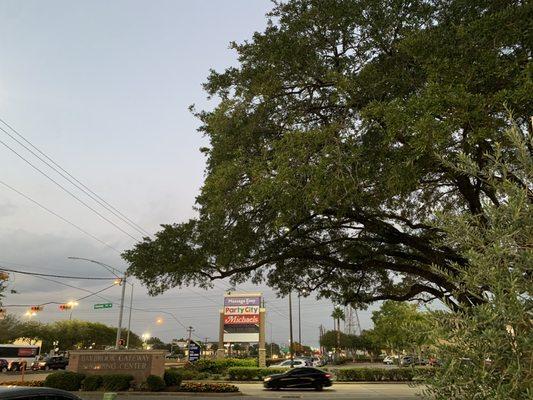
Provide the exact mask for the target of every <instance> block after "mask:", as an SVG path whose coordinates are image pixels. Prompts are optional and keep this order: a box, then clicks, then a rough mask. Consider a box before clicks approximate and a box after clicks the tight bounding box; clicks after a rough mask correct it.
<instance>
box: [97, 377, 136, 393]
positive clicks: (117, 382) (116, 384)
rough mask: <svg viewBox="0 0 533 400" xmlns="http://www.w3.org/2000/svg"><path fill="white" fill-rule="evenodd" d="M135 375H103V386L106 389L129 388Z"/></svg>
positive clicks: (118, 389)
mask: <svg viewBox="0 0 533 400" xmlns="http://www.w3.org/2000/svg"><path fill="white" fill-rule="evenodd" d="M133 379H134V378H133V376H131V375H127V374H111V375H102V386H103V388H104V389H105V390H116V391H121V390H128V389H129V388H130V386H131V381H133Z"/></svg>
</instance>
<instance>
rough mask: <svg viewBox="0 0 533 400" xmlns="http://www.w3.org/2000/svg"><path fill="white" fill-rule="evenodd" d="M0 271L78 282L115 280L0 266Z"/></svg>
mask: <svg viewBox="0 0 533 400" xmlns="http://www.w3.org/2000/svg"><path fill="white" fill-rule="evenodd" d="M0 271H6V272H13V273H17V274H22V275H31V276H47V277H51V278H64V279H78V280H89V281H102V280H106V281H108V280H110V279H115V278H112V277H109V278H104V277H92V276H70V275H56V274H42V273H40V272H30V271H21V270H17V269H11V268H5V267H3V266H1V265H0Z"/></svg>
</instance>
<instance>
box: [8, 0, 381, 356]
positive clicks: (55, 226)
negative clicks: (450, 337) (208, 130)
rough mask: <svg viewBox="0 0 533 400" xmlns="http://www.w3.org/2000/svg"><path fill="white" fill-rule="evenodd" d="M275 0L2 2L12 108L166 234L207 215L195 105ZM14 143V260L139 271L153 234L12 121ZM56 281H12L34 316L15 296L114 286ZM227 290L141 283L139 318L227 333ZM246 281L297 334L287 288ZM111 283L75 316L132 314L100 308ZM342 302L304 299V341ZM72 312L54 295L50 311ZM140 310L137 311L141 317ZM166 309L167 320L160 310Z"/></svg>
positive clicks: (82, 271)
mask: <svg viewBox="0 0 533 400" xmlns="http://www.w3.org/2000/svg"><path fill="white" fill-rule="evenodd" d="M270 9H271V3H270V2H269V1H265V0H225V1H221V0H210V1H208V0H203V1H199V0H195V1H178V0H173V1H165V0H158V1H149V0H145V1H139V0H114V1H112V2H110V1H105V0H92V1H83V2H82V1H78V2H73V1H70V0H65V1H59V0H48V1H46V2H44V1H39V0H25V1H20V0H0V118H1V119H2V120H3V121H5V122H7V123H8V124H10V125H11V126H12V127H13V128H14V129H15V130H16V131H17V132H18V133H20V134H21V135H23V136H24V138H25V139H27V140H29V141H30V142H31V143H32V144H33V145H35V146H36V147H37V148H39V149H40V150H41V151H43V152H44V153H45V154H46V155H47V156H49V157H51V158H52V159H53V160H54V161H55V162H56V163H57V164H59V165H60V166H61V167H62V168H64V169H66V170H67V171H68V172H69V173H71V174H72V175H73V176H74V177H76V178H77V179H78V180H80V181H81V182H83V184H85V185H86V186H87V187H89V188H90V189H91V190H93V191H94V192H95V193H96V194H98V195H99V196H101V197H102V198H103V199H105V200H106V201H107V202H108V203H109V204H111V205H113V206H114V207H115V208H116V209H118V210H119V211H120V212H121V213H123V214H124V215H126V216H127V217H128V218H129V219H130V220H132V221H133V222H134V223H135V224H136V225H137V226H139V227H141V228H142V230H144V231H146V232H148V233H150V234H153V233H155V232H156V231H157V230H158V227H159V225H160V224H162V223H165V224H166V223H178V222H183V221H186V220H188V219H189V218H191V217H194V215H195V212H194V210H193V206H194V201H195V197H196V196H197V195H198V193H199V189H200V187H201V185H202V181H203V178H204V168H205V159H204V157H203V155H202V154H201V153H200V151H199V148H200V147H202V146H205V145H206V144H207V141H206V139H205V138H204V137H202V135H201V134H200V133H198V132H197V131H196V130H197V128H198V126H199V121H198V120H197V119H196V118H195V117H194V116H193V115H192V114H191V113H190V111H189V109H188V108H189V106H190V105H193V104H194V105H195V106H196V108H197V109H209V108H211V107H213V106H214V105H215V103H214V102H213V101H215V100H212V101H208V100H207V98H206V94H205V92H204V91H203V89H202V83H203V82H205V81H206V77H207V75H208V73H209V70H210V69H215V70H218V71H220V70H223V69H224V68H227V67H229V66H236V65H237V60H236V54H235V53H234V52H233V51H232V50H230V49H229V48H228V45H229V43H230V42H231V41H237V42H242V41H244V40H246V39H249V38H251V36H252V34H253V32H255V31H261V30H263V29H264V27H265V26H266V21H267V19H266V17H265V13H266V12H267V11H268V10H270ZM0 127H1V128H3V129H5V130H6V131H7V132H8V133H9V134H11V135H12V136H13V137H15V138H17V139H18V140H19V141H21V142H22V143H24V142H23V141H22V140H21V138H20V137H18V136H16V134H15V133H14V132H13V131H10V130H9V129H8V128H7V127H6V126H5V125H3V124H2V123H0ZM0 141H1V142H0V266H2V267H4V268H11V269H17V270H22V271H30V272H41V273H46V274H58V275H69V276H92V277H109V276H110V274H109V273H108V272H107V271H106V270H105V269H103V268H101V267H100V266H98V265H96V264H91V263H88V262H84V261H80V260H69V259H68V258H67V257H82V258H89V259H93V260H98V261H100V262H104V263H107V264H109V265H112V266H114V267H116V268H118V269H119V270H125V269H126V268H127V265H126V264H125V262H124V261H123V260H122V259H121V258H120V252H121V251H122V250H125V249H129V248H131V247H132V246H133V245H134V244H135V242H136V240H138V238H140V237H141V234H140V233H139V232H138V231H136V230H135V229H134V228H133V227H131V226H128V225H126V224H125V223H123V222H122V221H120V220H118V219H116V218H115V217H114V216H113V215H111V214H109V213H108V212H107V211H106V210H105V209H103V208H101V207H100V206H99V205H98V204H96V203H94V202H93V200H91V199H90V198H88V197H86V196H85V195H84V194H83V193H81V192H80V191H78V190H77V189H76V188H74V187H73V186H72V185H70V183H68V182H66V181H65V180H63V178H61V177H60V176H59V175H58V174H57V173H55V172H54V171H52V170H51V169H49V168H48V167H47V166H46V165H44V164H43V163H42V162H41V161H39V160H38V159H37V158H36V157H35V156H34V155H32V154H31V153H29V152H28V151H27V150H26V149H24V148H23V147H22V146H21V145H20V144H19V143H17V142H16V141H14V140H13V139H12V138H11V137H9V136H8V134H7V133H6V132H4V131H2V130H0ZM6 146H9V147H10V148H11V150H10V149H9V148H8V147H6ZM15 152H16V153H18V154H19V155H20V156H18V155H17V154H15ZM22 158H24V159H26V160H27V161H24V160H23V159H22ZM28 162H29V163H31V164H32V165H33V166H32V165H30V164H29V163H28ZM36 168H38V169H40V170H41V171H42V172H43V173H44V174H46V175H48V176H49V178H51V179H52V180H54V181H56V182H57V184H56V183H54V182H53V181H52V180H51V179H49V178H47V177H46V176H45V175H44V174H43V173H40V172H39V171H38V170H37V169H36ZM6 185H9V186H10V187H11V188H12V189H10V188H8V187H7V186H6ZM58 185H61V186H63V187H64V188H65V189H67V190H68V191H69V192H71V194H69V193H67V192H66V191H64V190H63V189H62V188H61V187H59V186H58ZM13 189H15V190H17V191H19V192H20V193H22V194H23V195H25V196H27V197H23V196H22V195H21V194H20V193H16V192H15V191H14V190H13ZM28 198H30V199H32V200H33V201H35V202H37V203H39V204H40V205H42V206H44V207H46V208H47V209H48V210H50V211H52V212H54V213H55V214H57V215H59V216H60V217H61V218H63V219H60V218H59V217H58V216H57V215H52V214H51V213H50V212H48V211H45V210H44V209H43V208H41V207H40V206H38V205H36V204H35V203H34V202H32V201H31V200H29V199H28ZM80 200H81V202H80ZM82 202H83V203H85V204H82ZM87 206H88V207H91V208H93V209H94V210H96V211H97V212H98V213H99V214H100V215H97V214H95V213H94V212H93V211H92V210H90V209H89V208H88V207H87ZM65 220H67V221H68V222H65ZM73 225H76V227H74V226H73ZM117 226H118V227H119V228H120V229H119V228H117ZM81 230H83V231H84V232H82V231H81ZM95 238H96V239H95ZM102 242H103V243H105V244H103V243H102ZM52 279H54V278H52ZM54 280H55V281H56V282H52V281H49V280H44V279H41V278H36V277H35V276H25V275H22V274H18V273H17V274H12V275H11V280H10V282H9V289H14V290H16V292H17V293H16V294H8V295H7V297H6V298H5V299H4V304H5V305H7V306H8V307H7V310H8V312H9V313H14V314H23V313H24V312H25V311H26V308H25V307H15V305H19V304H20V305H25V304H41V303H44V302H50V301H51V302H63V301H64V302H66V301H69V300H73V299H78V298H80V297H83V296H86V295H87V294H90V293H91V292H95V291H98V290H101V289H103V288H105V287H106V286H109V285H110V283H109V281H103V280H94V281H87V280H76V279H54ZM57 281H60V282H63V284H59V283H57ZM67 285H70V286H67ZM226 289H227V284H226V283H225V282H217V283H216V286H215V288H213V289H211V290H207V291H205V290H202V289H199V288H175V289H172V290H169V291H168V292H166V293H165V294H163V295H161V296H157V297H150V296H148V294H147V293H146V290H145V288H144V287H142V285H141V284H140V283H139V282H136V281H135V282H134V298H133V307H134V308H135V309H136V310H135V311H133V313H132V320H131V326H132V330H133V331H134V332H136V333H139V334H141V333H145V332H149V333H150V334H151V335H152V336H157V337H160V338H161V339H163V340H165V341H168V340H171V339H173V338H181V337H184V336H185V335H186V333H185V327H187V326H193V327H194V329H195V331H194V335H195V336H196V337H197V338H201V339H202V340H203V339H205V338H209V340H216V339H217V337H218V331H217V330H218V310H219V308H220V307H221V306H222V298H223V297H222V296H223V293H224V291H225V290H226ZM129 290H130V288H128V292H129ZM238 290H240V291H253V292H257V291H259V292H263V293H264V296H265V300H266V307H267V312H268V327H267V341H270V340H274V341H275V342H278V343H287V342H288V335H289V333H288V305H287V299H281V298H278V297H277V296H276V294H275V292H274V291H272V290H271V289H269V288H267V287H257V286H254V285H251V284H250V285H243V286H240V287H238ZM101 296H103V297H104V298H100V297H96V296H93V297H90V298H88V299H85V300H82V301H80V306H79V307H77V308H76V309H75V310H74V311H73V312H72V318H79V319H85V320H90V321H99V322H103V323H106V324H110V325H116V323H117V322H116V321H117V318H118V307H117V306H116V305H114V306H113V308H111V309H109V310H98V311H97V310H93V305H94V304H95V303H101V302H106V301H107V300H112V301H113V302H115V303H118V302H119V298H120V288H119V287H113V288H111V289H109V290H106V291H104V292H102V293H101ZM127 303H129V298H127ZM294 304H295V307H294V312H295V319H294V322H295V324H296V326H297V322H298V319H297V307H296V306H297V304H298V302H297V301H296V300H295V301H294ZM10 305H11V306H10ZM331 310H332V304H331V302H329V301H327V300H318V301H317V300H316V299H315V298H314V296H313V295H311V296H310V297H308V298H303V299H301V321H302V341H303V342H304V344H309V345H313V346H316V345H317V344H318V329H319V328H318V327H319V325H320V324H323V325H324V326H326V328H329V329H331V328H332V326H333V322H332V320H331V318H330V314H331ZM170 314H172V315H170ZM69 317H70V313H68V312H60V311H59V310H58V308H57V306H55V305H49V306H46V307H45V308H44V310H43V312H41V313H39V314H38V315H37V316H36V317H34V318H36V319H37V320H39V321H43V322H49V321H55V320H61V319H68V318H69ZM359 317H360V321H361V326H362V328H363V329H365V328H368V327H370V326H371V321H370V318H369V311H359ZM127 318H128V310H126V318H125V322H126V323H127ZM158 318H162V319H163V323H162V324H159V325H158V324H156V323H155V321H156V320H157V319H158ZM297 339H298V333H297V329H296V330H295V340H297Z"/></svg>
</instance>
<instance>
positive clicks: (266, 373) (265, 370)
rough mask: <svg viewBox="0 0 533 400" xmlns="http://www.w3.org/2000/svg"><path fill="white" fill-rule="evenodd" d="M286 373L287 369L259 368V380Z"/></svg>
mask: <svg viewBox="0 0 533 400" xmlns="http://www.w3.org/2000/svg"><path fill="white" fill-rule="evenodd" d="M284 372H287V368H261V369H260V370H259V379H263V378H264V377H266V376H269V375H273V374H282V373H284Z"/></svg>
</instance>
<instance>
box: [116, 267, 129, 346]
mask: <svg viewBox="0 0 533 400" xmlns="http://www.w3.org/2000/svg"><path fill="white" fill-rule="evenodd" d="M126 277H127V275H126V274H124V278H123V279H122V282H121V284H122V295H121V296H120V310H119V313H118V327H117V340H116V343H115V349H116V350H118V349H119V342H120V336H121V333H122V332H121V331H122V316H123V314H124V296H125V295H126Z"/></svg>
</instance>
